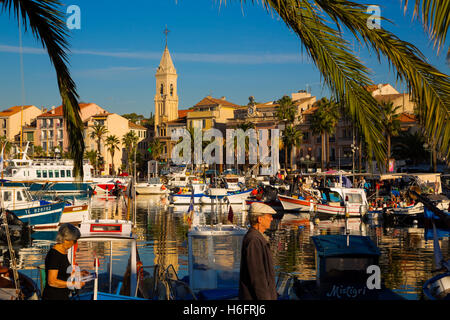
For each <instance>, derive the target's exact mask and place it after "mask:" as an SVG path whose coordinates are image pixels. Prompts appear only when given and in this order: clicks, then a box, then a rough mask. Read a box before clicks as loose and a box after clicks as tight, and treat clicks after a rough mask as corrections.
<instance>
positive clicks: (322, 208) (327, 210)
mask: <svg viewBox="0 0 450 320" xmlns="http://www.w3.org/2000/svg"><path fill="white" fill-rule="evenodd" d="M316 211H317V213H323V214H328V215H341V216H345V214H346V213H347V214H348V215H349V216H351V217H359V216H361V209H360V207H359V206H354V207H353V206H352V207H347V212H346V208H345V207H344V206H340V205H332V204H322V203H318V204H316Z"/></svg>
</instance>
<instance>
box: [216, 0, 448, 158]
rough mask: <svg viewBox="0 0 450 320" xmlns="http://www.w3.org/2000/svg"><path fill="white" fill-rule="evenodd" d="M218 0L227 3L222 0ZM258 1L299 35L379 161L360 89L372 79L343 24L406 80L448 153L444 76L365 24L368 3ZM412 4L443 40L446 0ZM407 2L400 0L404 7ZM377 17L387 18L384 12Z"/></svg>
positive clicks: (371, 105)
mask: <svg viewBox="0 0 450 320" xmlns="http://www.w3.org/2000/svg"><path fill="white" fill-rule="evenodd" d="M219 2H220V3H226V0H221V1H219ZM241 2H242V3H244V2H246V1H245V0H241ZM252 2H253V3H259V2H258V1H252ZM261 3H262V5H263V6H264V7H265V8H266V10H267V11H268V12H269V13H270V14H273V12H275V13H277V14H278V15H279V17H280V18H281V19H283V20H284V22H285V23H286V25H287V26H288V27H289V28H290V29H291V30H292V31H294V32H295V33H296V35H297V36H298V37H299V39H300V41H301V42H302V45H303V48H304V50H302V51H303V52H306V54H307V55H308V56H309V57H310V58H311V60H312V61H313V62H314V64H315V65H316V66H317V68H318V69H319V71H320V73H321V74H322V77H323V79H324V82H325V84H326V85H327V86H328V87H329V89H330V90H331V92H332V95H333V96H335V97H336V100H337V102H338V103H339V104H340V105H342V106H343V108H344V110H345V112H346V113H348V114H349V116H350V117H351V119H352V121H353V123H354V124H355V126H357V127H358V129H359V130H360V132H361V134H362V135H363V137H364V139H365V141H366V143H367V145H368V148H369V150H371V151H373V153H374V155H375V157H376V160H377V161H378V163H380V164H382V163H384V159H385V156H386V152H385V150H386V143H385V138H384V137H383V134H382V132H383V127H382V123H381V117H380V110H379V109H378V107H377V102H376V100H375V99H374V98H373V97H372V95H371V94H370V93H369V92H368V91H367V90H365V88H366V87H367V86H368V85H370V84H372V81H371V80H370V74H369V69H368V68H367V67H366V66H364V65H363V64H362V62H361V60H360V59H359V58H358V57H357V56H356V55H355V54H354V53H353V52H352V50H351V49H350V48H351V45H350V42H349V40H347V39H345V38H344V34H345V35H347V33H344V32H342V30H344V29H347V30H349V31H350V32H351V33H352V34H353V36H354V37H355V38H356V39H357V40H358V41H359V43H361V45H364V46H366V47H367V49H369V50H370V49H372V50H373V51H374V52H375V53H376V54H377V56H378V57H379V60H380V61H381V56H384V57H385V58H386V59H387V61H389V64H390V65H391V66H392V67H393V69H394V71H395V72H396V75H397V79H399V80H404V81H405V82H406V84H407V86H408V88H409V91H410V93H411V96H412V100H413V101H417V104H418V106H419V109H420V112H422V113H423V115H424V119H426V120H425V128H426V130H427V132H428V133H429V134H430V135H431V134H432V135H433V136H436V137H437V141H438V148H439V149H440V151H441V152H442V154H443V155H446V156H447V157H448V156H450V148H449V145H450V126H449V125H448V122H449V117H450V116H449V111H448V110H449V103H450V102H449V101H450V99H449V98H450V97H449V96H450V81H449V77H448V76H447V75H446V74H444V73H442V72H439V70H437V69H436V68H434V67H433V66H432V65H431V64H429V63H428V62H427V59H426V57H425V56H424V55H423V54H422V52H420V50H419V49H417V48H416V47H415V46H413V45H412V44H410V43H408V42H405V41H402V40H401V39H399V38H398V37H396V36H395V35H394V34H393V33H391V32H390V31H388V30H386V29H382V28H380V29H375V30H372V29H370V28H368V25H367V24H368V22H369V21H371V20H372V17H371V16H372V14H371V12H370V10H368V6H369V5H367V4H360V3H357V2H355V1H345V0H331V1H330V0H262V1H261ZM415 3H416V11H419V10H420V9H421V11H422V18H423V20H424V25H425V26H426V27H427V30H430V34H431V38H432V39H433V40H435V41H436V42H437V43H438V44H439V45H441V44H443V43H444V40H445V37H446V32H447V30H448V26H449V21H450V19H448V17H449V16H450V6H448V2H447V1H437V0H415ZM407 4H408V1H407V0H405V7H406V6H407ZM327 18H329V19H327ZM380 19H381V20H382V21H385V22H386V23H387V21H386V19H384V18H383V17H381V18H380ZM327 21H331V23H327ZM361 40H363V41H361Z"/></svg>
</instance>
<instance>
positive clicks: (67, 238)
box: [42, 223, 84, 300]
mask: <svg viewBox="0 0 450 320" xmlns="http://www.w3.org/2000/svg"><path fill="white" fill-rule="evenodd" d="M80 235H81V234H80V231H79V230H78V228H77V227H75V226H73V225H71V224H69V223H65V224H62V225H61V226H60V228H59V230H58V235H57V236H56V244H55V245H54V246H53V248H51V249H50V250H49V252H48V253H47V256H46V257H45V275H46V281H45V288H44V292H43V294H42V300H69V288H68V286H70V284H71V283H69V282H68V281H67V279H68V278H69V276H70V271H71V268H69V267H70V266H71V265H70V263H69V259H68V258H67V251H68V250H69V249H70V248H71V247H72V246H73V245H75V243H77V240H78V239H79V238H80ZM83 274H84V272H83V273H82V275H83ZM80 285H81V287H82V286H84V282H80Z"/></svg>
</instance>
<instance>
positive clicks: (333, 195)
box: [322, 191, 342, 202]
mask: <svg viewBox="0 0 450 320" xmlns="http://www.w3.org/2000/svg"><path fill="white" fill-rule="evenodd" d="M322 199H324V200H326V201H330V202H341V201H342V198H341V195H340V194H339V192H337V191H325V192H322Z"/></svg>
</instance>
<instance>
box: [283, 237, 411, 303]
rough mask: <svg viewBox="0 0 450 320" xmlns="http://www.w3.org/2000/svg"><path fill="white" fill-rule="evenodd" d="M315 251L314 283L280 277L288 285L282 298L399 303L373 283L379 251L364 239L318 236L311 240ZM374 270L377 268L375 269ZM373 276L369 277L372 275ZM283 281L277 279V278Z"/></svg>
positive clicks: (393, 295)
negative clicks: (388, 301)
mask: <svg viewBox="0 0 450 320" xmlns="http://www.w3.org/2000/svg"><path fill="white" fill-rule="evenodd" d="M311 239H312V241H313V243H314V246H315V249H316V266H317V273H316V279H314V280H299V279H298V278H297V277H295V276H292V275H288V274H287V275H282V276H281V277H279V282H283V281H284V282H285V283H286V282H288V281H287V279H291V281H290V288H286V289H285V290H284V292H285V293H286V295H285V296H284V297H282V298H284V299H292V300H403V299H404V298H403V297H401V296H400V295H398V294H396V293H395V292H393V291H392V290H390V289H388V288H386V287H385V286H384V284H383V283H382V281H381V279H380V281H378V280H377V276H378V277H380V276H381V274H378V275H377V274H376V273H377V272H379V268H378V261H379V256H380V250H379V249H378V248H377V246H376V245H375V244H374V243H373V241H372V240H371V239H370V238H369V237H366V236H358V235H349V234H347V235H320V236H313V237H311ZM377 268H378V269H377ZM377 270H378V271H377ZM373 274H374V275H375V276H374V277H373V278H372V275H373ZM283 277H284V278H285V279H284V280H283V279H282V280H280V278H283Z"/></svg>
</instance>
